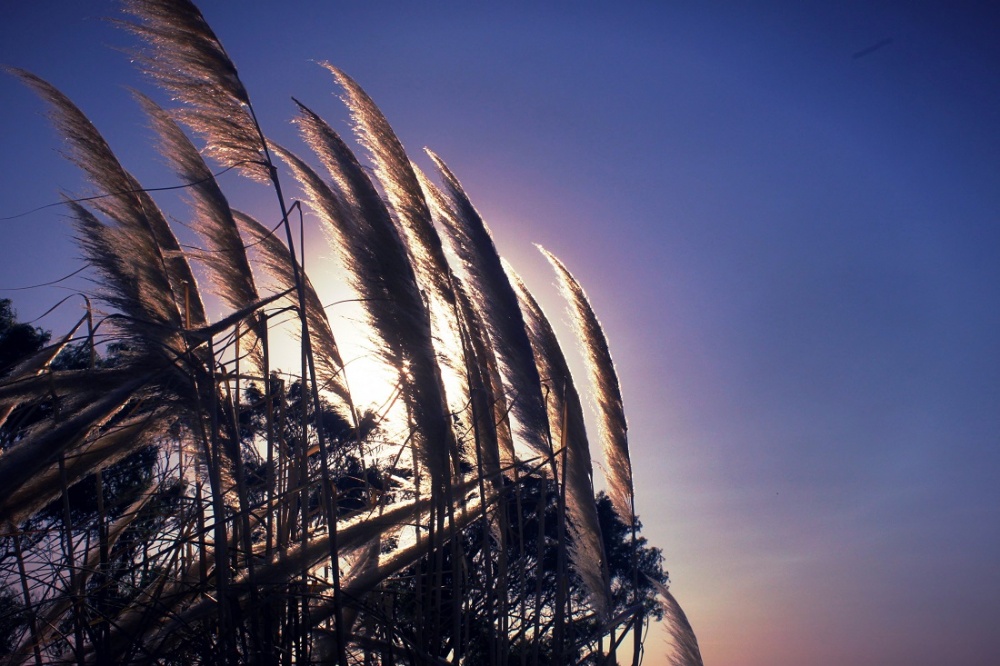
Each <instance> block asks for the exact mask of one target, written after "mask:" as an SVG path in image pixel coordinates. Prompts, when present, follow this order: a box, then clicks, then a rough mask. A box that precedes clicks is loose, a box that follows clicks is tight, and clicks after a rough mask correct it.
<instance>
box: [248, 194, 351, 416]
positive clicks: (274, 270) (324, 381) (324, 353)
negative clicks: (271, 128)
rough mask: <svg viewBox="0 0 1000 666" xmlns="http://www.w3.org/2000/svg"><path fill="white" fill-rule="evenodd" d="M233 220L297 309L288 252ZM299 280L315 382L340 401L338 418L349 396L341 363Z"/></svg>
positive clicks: (268, 235)
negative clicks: (314, 364) (313, 359)
mask: <svg viewBox="0 0 1000 666" xmlns="http://www.w3.org/2000/svg"><path fill="white" fill-rule="evenodd" d="M233 217H234V219H235V220H236V223H237V224H238V225H239V228H240V229H241V230H242V231H243V233H245V234H246V235H247V236H248V237H249V238H250V239H251V244H253V245H254V249H255V250H256V253H257V254H258V256H259V257H260V259H261V264H262V265H263V267H264V269H265V270H266V271H267V272H268V273H270V274H271V275H272V276H273V277H274V278H275V280H277V281H278V288H279V289H280V290H281V291H284V292H286V294H287V296H286V299H285V300H286V301H287V302H288V303H289V304H290V305H292V306H293V307H298V304H299V301H298V297H297V295H296V293H295V292H294V291H293V290H294V287H295V273H294V268H293V266H292V262H293V261H295V260H294V258H293V257H292V254H291V252H289V251H288V248H287V247H285V244H284V243H282V242H281V240H279V239H278V237H277V236H276V235H275V234H274V233H272V232H271V230H270V229H268V228H267V227H265V226H264V225H262V224H261V223H260V222H258V221H257V220H255V219H254V218H252V217H251V216H249V215H247V214H246V213H243V212H240V211H237V210H234V211H233ZM301 278H302V280H303V287H304V292H305V302H306V313H305V316H306V320H307V322H308V324H309V336H310V338H311V343H312V350H313V355H314V358H315V360H316V375H317V379H318V380H319V381H320V385H321V386H322V387H323V388H324V389H326V390H328V391H331V392H332V393H333V394H334V395H336V396H337V397H338V398H339V399H340V401H341V404H340V405H339V406H338V407H339V411H341V413H342V414H350V408H349V407H347V405H349V404H350V396H349V395H348V391H347V385H346V383H345V382H344V374H343V369H344V362H343V360H342V359H341V357H340V350H339V349H338V348H337V341H336V339H335V338H334V336H333V329H331V328H330V320H329V319H328V318H327V316H326V310H325V309H324V308H323V303H322V301H320V299H319V295H318V294H317V293H316V289H315V288H314V287H313V285H312V282H311V281H310V280H309V277H308V276H307V275H305V274H301Z"/></svg>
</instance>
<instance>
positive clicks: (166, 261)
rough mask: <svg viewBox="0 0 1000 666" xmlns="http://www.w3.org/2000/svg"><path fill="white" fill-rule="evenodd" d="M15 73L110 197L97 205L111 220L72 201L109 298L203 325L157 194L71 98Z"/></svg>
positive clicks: (151, 317) (156, 316) (134, 309)
mask: <svg viewBox="0 0 1000 666" xmlns="http://www.w3.org/2000/svg"><path fill="white" fill-rule="evenodd" d="M10 71H11V72H12V73H13V74H15V75H16V76H18V77H19V78H20V79H21V80H22V81H23V82H24V83H25V84H27V85H28V86H29V87H31V88H32V89H33V90H35V92H36V93H38V95H39V96H40V97H42V98H43V99H44V100H45V101H46V102H48V104H49V108H50V109H51V111H52V119H53V122H54V124H55V125H56V127H57V128H58V129H59V130H60V132H61V133H62V134H63V136H64V138H65V139H66V141H67V142H68V143H69V146H70V149H71V152H70V155H69V157H70V159H71V160H72V161H73V162H74V163H75V164H76V165H77V166H79V167H80V168H81V169H82V170H83V171H84V172H85V173H86V174H87V176H88V178H89V179H90V181H91V182H92V183H93V184H94V185H95V186H96V187H97V188H98V189H99V190H100V191H101V192H102V193H104V194H106V195H107V196H104V197H102V198H100V199H96V200H95V201H94V202H93V204H92V205H93V207H94V208H95V209H96V210H97V211H98V212H100V213H102V214H103V215H104V216H106V217H107V218H109V219H111V220H112V221H113V222H114V226H109V225H106V224H104V223H102V222H100V221H99V220H98V219H97V218H96V217H95V216H94V215H93V214H91V213H89V211H87V210H86V209H85V208H84V207H83V206H80V205H79V204H75V203H72V202H68V205H69V206H70V208H71V210H72V211H73V212H74V214H75V215H76V217H77V221H78V224H77V229H78V231H79V232H80V233H81V235H82V236H83V238H81V241H82V245H83V247H84V250H85V252H86V253H87V257H88V259H90V260H91V262H92V263H93V264H94V265H95V266H96V267H97V269H98V270H99V271H101V272H102V273H103V274H104V276H105V278H106V279H105V280H104V284H105V286H106V287H108V288H109V292H108V294H107V295H108V296H110V298H109V299H106V300H109V301H110V302H111V303H112V304H113V305H114V306H115V307H117V308H119V309H121V310H122V312H123V313H124V314H126V315H132V316H134V317H136V318H138V319H145V320H148V321H153V322H156V323H158V324H163V325H167V326H172V327H174V328H176V329H179V328H181V326H182V325H184V324H187V325H188V326H194V327H196V326H203V325H204V324H205V322H206V318H205V310H204V307H203V306H202V303H201V297H200V295H199V293H198V286H197V282H196V281H195V278H194V274H193V273H192V272H191V268H190V266H189V265H188V263H187V258H186V257H185V255H184V253H183V252H182V251H181V248H180V245H179V244H178V242H177V239H176V237H175V236H174V234H173V232H172V231H171V230H170V226H169V225H168V224H167V221H166V219H165V218H164V216H163V213H162V212H161V211H160V209H159V208H158V207H157V206H156V204H155V202H154V201H153V199H152V198H151V197H150V196H149V195H148V194H147V193H146V192H145V191H143V189H142V187H141V186H140V185H139V183H138V181H136V180H135V178H133V177H132V175H131V174H129V173H128V172H127V171H126V170H125V169H124V168H123V167H122V166H121V164H120V163H119V162H118V159H117V158H116V157H115V155H114V153H113V152H112V150H111V148H110V147H109V146H108V144H107V142H106V141H105V140H104V137H102V136H101V134H100V132H98V131H97V129H96V128H95V127H94V125H93V123H91V122H90V120H89V119H88V118H87V117H86V116H85V115H84V114H83V112H82V111H80V109H79V108H77V106H76V105H75V104H73V102H71V101H70V100H69V98H68V97H66V96H65V95H63V94H62V93H61V92H59V90H57V89H56V88H55V87H54V86H52V85H51V84H49V83H48V82H46V81H44V80H43V79H41V78H39V77H37V76H35V75H34V74H31V73H29V72H25V71H23V70H10ZM130 281H134V282H135V284H129V282H130ZM137 337H139V338H141V337H142V336H137Z"/></svg>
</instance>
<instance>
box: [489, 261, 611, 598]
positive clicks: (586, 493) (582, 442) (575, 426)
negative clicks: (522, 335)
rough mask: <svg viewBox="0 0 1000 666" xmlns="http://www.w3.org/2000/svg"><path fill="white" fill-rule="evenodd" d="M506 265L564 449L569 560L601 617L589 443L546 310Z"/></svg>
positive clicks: (602, 587)
mask: <svg viewBox="0 0 1000 666" xmlns="http://www.w3.org/2000/svg"><path fill="white" fill-rule="evenodd" d="M505 267H506V269H507V275H508V276H509V277H510V282H511V284H512V285H513V287H514V290H515V292H517V296H518V299H519V300H520V302H521V309H522V311H523V312H524V318H525V321H526V322H527V324H528V336H529V338H530V340H531V346H532V347H533V348H534V350H535V359H536V362H537V363H538V374H539V376H541V377H542V381H543V382H544V383H545V384H546V385H547V386H548V389H549V397H550V401H549V424H550V427H551V429H552V439H553V442H555V443H556V444H557V446H558V448H563V449H565V458H563V457H562V456H557V460H558V459H561V458H562V459H564V460H565V462H564V464H563V465H562V473H563V474H562V476H563V481H564V483H565V484H566V488H567V492H566V511H567V514H568V515H569V519H570V520H569V527H570V534H571V535H572V536H573V542H572V544H571V545H570V551H569V552H570V560H571V562H572V563H573V567H574V568H575V569H576V571H577V573H578V574H580V578H582V579H583V582H584V585H586V587H587V590H588V592H589V593H590V599H591V603H592V604H593V606H594V610H595V611H596V612H597V614H598V616H599V617H600V618H606V617H607V614H608V609H609V607H610V603H609V597H610V591H609V587H608V585H609V584H608V581H607V578H606V559H605V555H604V540H603V538H602V536H601V524H600V520H599V519H598V517H597V504H596V503H595V501H594V482H593V466H592V464H591V461H590V445H589V444H588V442H587V432H586V427H585V425H584V418H583V407H582V405H581V404H580V396H579V395H578V394H577V392H576V387H575V385H574V384H573V377H572V376H571V375H570V372H569V366H568V365H567V364H566V358H565V356H563V353H562V349H561V348H560V346H559V341H558V340H557V339H556V336H555V333H554V332H553V331H552V326H551V324H549V320H548V319H547V318H546V316H545V313H543V312H542V309H541V308H540V307H539V305H538V302H537V301H535V298H534V296H532V295H531V292H529V291H528V289H527V287H525V286H524V282H522V281H521V278H520V277H518V275H517V274H516V273H515V272H514V269H513V268H511V267H510V266H509V265H506V266H505Z"/></svg>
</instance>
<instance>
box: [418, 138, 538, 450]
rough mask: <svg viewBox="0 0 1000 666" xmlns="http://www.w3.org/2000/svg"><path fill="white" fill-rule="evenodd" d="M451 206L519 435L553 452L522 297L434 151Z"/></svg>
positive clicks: (448, 214)
mask: <svg viewBox="0 0 1000 666" xmlns="http://www.w3.org/2000/svg"><path fill="white" fill-rule="evenodd" d="M427 152H428V154H429V155H430V157H431V159H432V160H434V164H435V165H436V166H437V168H438V170H439V172H440V173H441V176H442V178H443V179H444V183H445V187H446V189H447V193H448V198H449V199H450V201H451V205H450V206H449V207H448V208H447V209H444V210H443V211H442V213H443V214H442V215H441V217H440V220H441V223H442V226H443V228H444V230H445V235H446V236H447V238H448V239H449V240H450V242H451V244H452V247H453V249H454V251H455V254H456V255H458V257H459V258H460V259H461V261H462V264H463V267H464V268H465V271H466V273H467V276H468V284H469V290H470V292H471V295H472V298H473V302H474V303H475V304H476V307H477V308H478V310H479V311H480V313H481V316H482V319H483V322H484V323H485V324H486V328H487V332H488V333H489V336H490V339H491V340H492V342H493V348H494V349H495V350H496V355H497V359H498V361H499V363H500V370H501V372H502V374H503V376H504V378H505V379H506V382H507V386H508V387H509V394H508V395H507V396H506V398H507V400H509V401H510V402H511V403H512V412H513V415H514V418H515V419H516V421H517V423H518V426H519V430H518V434H519V435H520V436H521V438H522V439H523V440H524V441H525V443H527V444H528V445H529V446H530V447H531V448H532V449H533V450H534V451H536V452H537V453H541V454H548V453H549V443H548V435H547V417H546V414H545V400H544V398H543V397H542V386H541V380H540V379H539V376H538V368H537V366H536V365H535V358H534V353H533V351H532V348H531V343H530V341H529V340H528V333H527V331H526V328H525V323H524V316H523V315H522V314H521V309H520V307H519V305H518V299H517V294H516V293H515V291H514V289H513V287H512V286H511V283H510V280H509V279H508V277H507V274H506V272H505V271H504V268H503V264H502V260H501V258H500V254H499V253H498V252H497V249H496V246H495V245H494V244H493V238H492V236H491V235H490V231H489V229H488V228H487V226H486V223H485V222H483V219H482V217H481V216H480V215H479V212H478V211H477V210H476V209H475V207H474V206H473V205H472V202H471V201H469V198H468V196H467V195H466V194H465V190H463V189H462V185H461V183H460V182H459V181H458V179H457V178H455V176H454V174H452V172H451V171H450V170H449V169H448V167H447V166H446V165H445V163H444V162H443V161H441V159H440V158H439V157H438V156H437V155H435V154H434V153H432V152H430V151H427Z"/></svg>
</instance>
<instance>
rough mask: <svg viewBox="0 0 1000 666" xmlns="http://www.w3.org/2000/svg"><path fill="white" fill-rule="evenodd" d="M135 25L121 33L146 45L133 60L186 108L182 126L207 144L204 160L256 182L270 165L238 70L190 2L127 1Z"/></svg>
mask: <svg viewBox="0 0 1000 666" xmlns="http://www.w3.org/2000/svg"><path fill="white" fill-rule="evenodd" d="M125 11H126V12H127V13H128V14H130V15H131V16H133V17H135V18H136V19H137V20H138V22H137V23H126V24H125V27H126V28H127V29H128V30H129V31H131V32H132V33H134V34H136V35H138V36H139V37H141V38H142V39H143V40H145V41H146V43H147V45H148V48H147V49H146V50H145V51H144V52H140V53H138V54H136V60H137V61H138V63H139V65H140V67H141V68H142V69H143V70H144V71H145V73H146V74H147V75H148V76H149V77H150V78H152V79H153V80H154V81H155V82H156V83H158V84H159V85H160V86H161V87H162V88H163V89H165V90H167V91H168V92H169V93H171V94H172V95H173V96H174V98H175V99H178V100H180V101H181V102H182V103H183V104H185V105H187V108H186V109H184V110H183V111H182V114H181V117H182V120H183V121H184V122H185V123H186V124H187V125H188V126H189V127H191V129H193V130H194V131H195V132H196V133H197V134H198V135H200V136H201V137H202V138H204V139H205V141H206V144H207V145H206V147H205V150H206V152H207V153H208V155H209V156H210V157H211V158H212V159H214V160H216V161H218V162H219V163H220V164H222V165H224V166H227V167H237V168H238V169H239V170H240V172H241V173H243V174H244V175H245V176H247V177H249V178H252V179H254V180H256V181H259V182H269V181H270V179H271V161H270V158H269V157H268V155H267V146H266V143H265V141H264V137H263V135H262V134H261V132H260V129H259V127H258V125H257V121H256V118H255V117H254V115H253V108H252V107H251V105H250V97H249V96H248V95H247V91H246V88H244V87H243V82H242V81H241V80H240V77H239V74H238V73H237V71H236V66H235V65H234V64H233V62H232V60H230V59H229V55H228V54H227V53H226V50H225V49H224V48H223V47H222V43H221V42H220V41H219V38H218V37H216V35H215V33H214V32H213V31H212V29H211V28H210V27H209V25H208V23H207V22H206V21H205V17H204V16H202V14H201V12H200V11H199V10H198V8H197V7H195V6H194V4H192V3H191V2H190V1H189V0H127V1H126V2H125Z"/></svg>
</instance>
